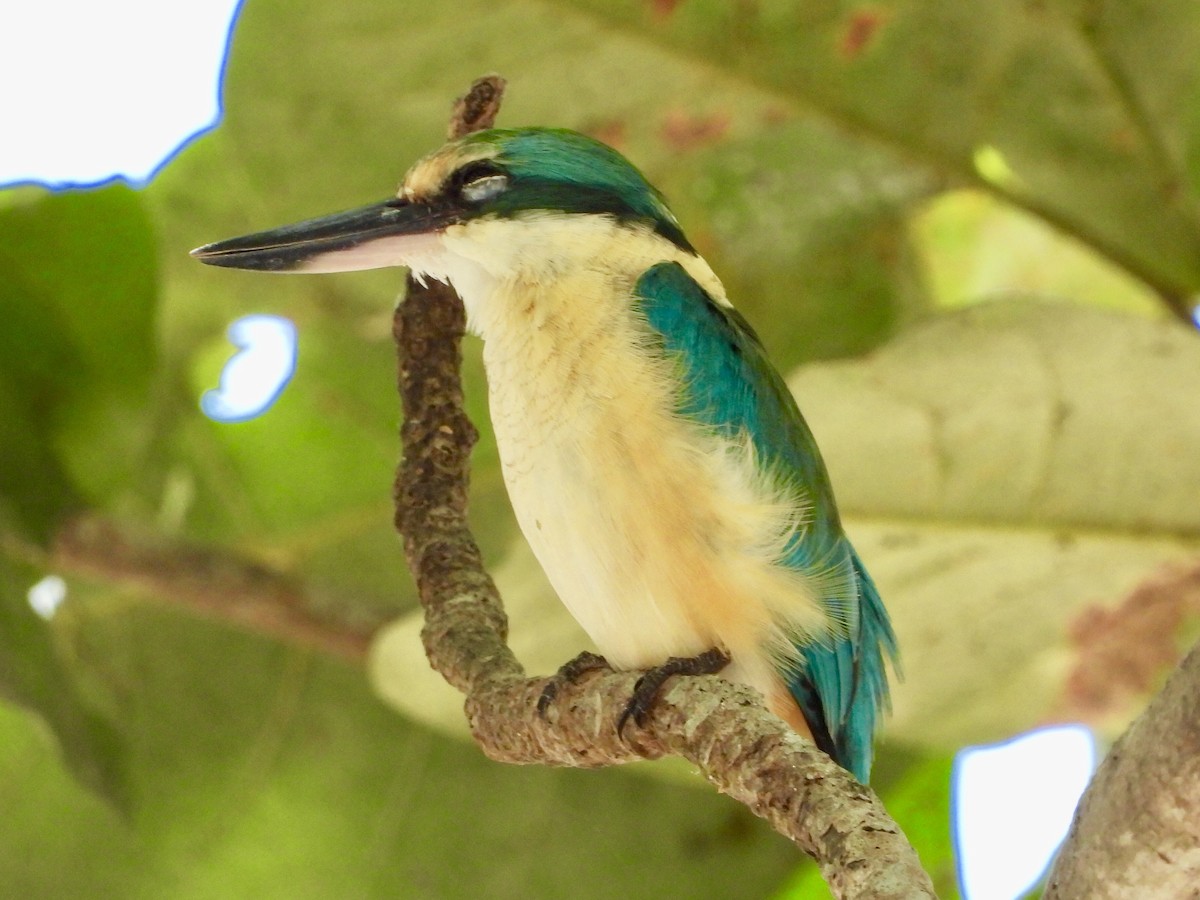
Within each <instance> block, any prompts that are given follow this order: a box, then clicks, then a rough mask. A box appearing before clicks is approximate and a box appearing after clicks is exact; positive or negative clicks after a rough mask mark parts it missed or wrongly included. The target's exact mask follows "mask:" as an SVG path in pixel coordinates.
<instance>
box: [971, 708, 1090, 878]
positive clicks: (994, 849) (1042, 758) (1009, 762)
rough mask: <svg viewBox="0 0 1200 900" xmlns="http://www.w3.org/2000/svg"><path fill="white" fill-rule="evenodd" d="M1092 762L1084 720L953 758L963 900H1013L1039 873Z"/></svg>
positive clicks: (1068, 819)
mask: <svg viewBox="0 0 1200 900" xmlns="http://www.w3.org/2000/svg"><path fill="white" fill-rule="evenodd" d="M1095 768H1096V741H1095V738H1094V737H1093V736H1092V733H1091V731H1090V730H1089V729H1087V728H1086V727H1084V726H1082V725H1062V726H1055V727H1052V728H1042V729H1039V730H1037V731H1031V732H1029V733H1028V734H1025V735H1022V736H1021V737H1018V738H1014V739H1013V740H1011V741H1008V742H1006V743H1003V744H994V745H992V746H989V747H968V748H967V749H965V750H963V751H961V752H960V753H959V754H958V757H957V759H955V762H954V811H953V816H954V844H955V847H956V849H957V856H958V873H959V884H960V885H961V887H962V893H963V897H964V898H965V900H1015V898H1019V897H1023V896H1024V895H1025V892H1026V891H1028V890H1029V889H1030V888H1031V887H1033V885H1034V884H1036V883H1037V881H1038V880H1039V879H1040V878H1041V876H1042V874H1043V873H1044V872H1045V870H1046V866H1047V865H1048V864H1049V863H1050V860H1051V857H1052V856H1053V855H1054V852H1055V850H1057V849H1058V845H1059V844H1061V843H1062V840H1063V838H1064V837H1066V834H1067V829H1068V828H1069V827H1070V824H1071V816H1072V815H1073V814H1074V812H1075V806H1076V804H1077V803H1078V802H1079V797H1080V795H1082V794H1083V790H1084V788H1085V787H1087V783H1088V781H1089V779H1090V778H1091V776H1092V772H1093V771H1094V770H1095Z"/></svg>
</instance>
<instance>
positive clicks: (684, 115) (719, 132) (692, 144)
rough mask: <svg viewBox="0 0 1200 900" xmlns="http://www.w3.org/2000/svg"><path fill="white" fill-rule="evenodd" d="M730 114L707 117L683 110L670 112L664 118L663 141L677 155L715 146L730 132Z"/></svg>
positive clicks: (712, 114)
mask: <svg viewBox="0 0 1200 900" xmlns="http://www.w3.org/2000/svg"><path fill="white" fill-rule="evenodd" d="M729 124H730V118H729V114H728V113H724V112H716V113H709V114H708V115H706V116H701V115H691V114H690V113H688V112H685V111H684V110H682V109H673V110H670V111H669V112H668V113H667V114H666V116H665V117H664V118H663V123H662V128H661V129H660V133H661V134H662V139H663V141H665V142H666V144H667V146H669V147H670V148H671V149H672V150H674V151H676V152H677V153H684V152H686V151H688V150H695V149H696V148H697V147H703V146H705V145H708V144H714V143H716V142H717V141H719V140H720V139H721V138H723V137H724V136H725V134H726V133H727V132H728V131H729Z"/></svg>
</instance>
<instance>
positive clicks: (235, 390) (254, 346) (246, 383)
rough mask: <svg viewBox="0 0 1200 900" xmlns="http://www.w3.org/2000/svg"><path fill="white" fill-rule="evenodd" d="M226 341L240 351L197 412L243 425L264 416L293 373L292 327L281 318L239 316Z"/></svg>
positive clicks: (207, 394) (293, 327)
mask: <svg viewBox="0 0 1200 900" xmlns="http://www.w3.org/2000/svg"><path fill="white" fill-rule="evenodd" d="M229 340H230V342H231V343H233V344H234V345H235V346H237V347H239V348H241V349H240V351H239V352H238V353H236V354H234V355H233V357H232V358H231V359H230V360H229V362H227V363H226V364H225V368H224V369H223V370H222V372H221V383H220V386H219V387H217V388H216V389H215V390H211V391H206V392H205V394H204V396H203V397H201V398H200V409H201V410H203V411H204V414H205V415H206V416H208V417H209V418H210V419H215V420H216V421H218V422H244V421H246V420H247V419H253V418H254V417H255V416H259V415H262V414H263V413H264V412H266V411H267V409H269V408H270V406H271V404H272V403H274V402H275V400H276V398H277V397H278V396H279V395H280V393H281V392H282V391H283V389H284V388H285V387H286V386H287V383H288V382H289V381H290V380H291V378H292V374H293V373H294V372H295V371H296V354H297V348H296V326H295V325H293V324H292V323H291V321H290V320H288V319H285V318H283V317H282V316H267V315H253V316H243V317H242V318H240V319H238V320H237V321H235V322H234V323H233V324H232V325H230V326H229Z"/></svg>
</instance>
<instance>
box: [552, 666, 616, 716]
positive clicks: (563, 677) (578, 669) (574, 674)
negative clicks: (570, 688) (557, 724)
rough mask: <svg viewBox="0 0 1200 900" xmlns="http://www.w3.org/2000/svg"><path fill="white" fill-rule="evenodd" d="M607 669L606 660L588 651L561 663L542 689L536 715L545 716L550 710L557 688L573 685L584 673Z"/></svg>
mask: <svg viewBox="0 0 1200 900" xmlns="http://www.w3.org/2000/svg"><path fill="white" fill-rule="evenodd" d="M607 668H608V660H606V659H605V658H604V657H603V656H600V655H599V654H598V653H592V652H590V651H588V650H584V651H583V652H582V653H580V654H579V655H578V656H577V657H575V658H574V659H572V660H570V661H568V662H565V663H563V664H562V666H560V667H559V670H558V671H557V672H555V673H554V674H553V675H551V676H550V680H549V681H547V682H546V686H545V687H544V688H542V695H541V696H540V697H538V702H537V710H538V715H540V716H545V715H546V710H547V709H549V708H550V704H551V703H553V702H554V698H555V697H557V696H558V691H559V688H561V687H562V686H563V685H564V684H574V683H575V682H576V681H577V680H578V678H579V676H580V675H582V674H583V673H584V672H591V671H593V670H595V669H607Z"/></svg>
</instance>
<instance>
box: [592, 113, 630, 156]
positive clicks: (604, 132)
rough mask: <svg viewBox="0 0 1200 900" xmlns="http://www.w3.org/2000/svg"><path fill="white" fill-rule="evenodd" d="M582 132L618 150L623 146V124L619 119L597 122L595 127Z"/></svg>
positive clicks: (624, 136) (624, 137)
mask: <svg viewBox="0 0 1200 900" xmlns="http://www.w3.org/2000/svg"><path fill="white" fill-rule="evenodd" d="M583 132H584V134H587V135H590V136H591V137H594V138H595V139H596V140H598V141H602V142H604V143H605V144H608V146H610V147H615V148H617V149H618V150H620V149H621V148H622V147H623V146H624V144H625V139H626V133H625V123H624V122H623V121H622V120H620V119H607V120H605V121H603V122H597V123H596V124H595V125H589V126H587V127H585V128H584V129H583Z"/></svg>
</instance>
